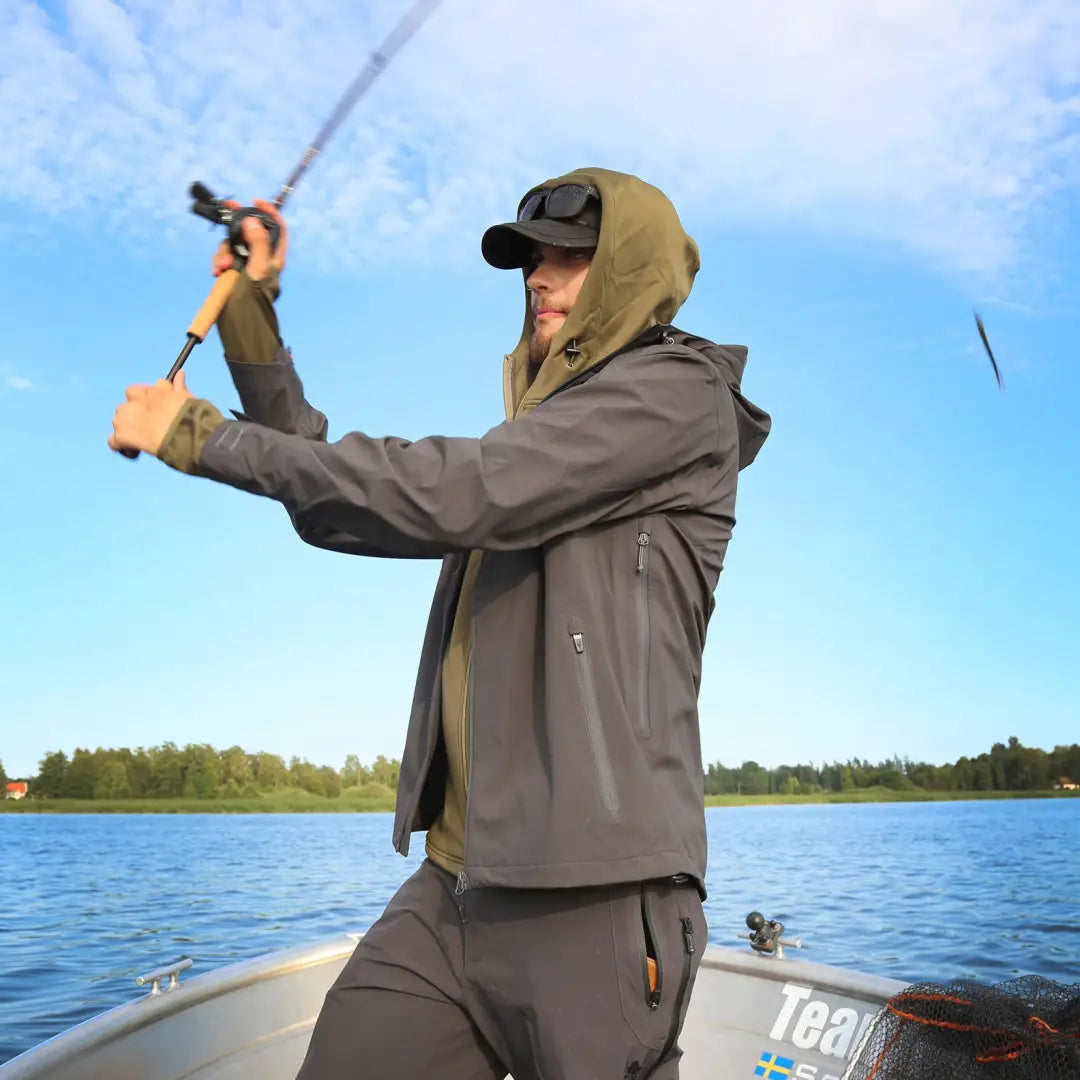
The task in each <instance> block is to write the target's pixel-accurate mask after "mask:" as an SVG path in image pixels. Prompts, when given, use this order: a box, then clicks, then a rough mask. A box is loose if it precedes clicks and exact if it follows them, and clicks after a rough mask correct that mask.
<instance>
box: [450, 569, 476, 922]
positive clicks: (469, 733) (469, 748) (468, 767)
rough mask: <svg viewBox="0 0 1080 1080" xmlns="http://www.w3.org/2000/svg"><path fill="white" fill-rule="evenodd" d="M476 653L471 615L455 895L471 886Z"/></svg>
mask: <svg viewBox="0 0 1080 1080" xmlns="http://www.w3.org/2000/svg"><path fill="white" fill-rule="evenodd" d="M476 576H477V578H479V576H480V571H479V568H477V573H476ZM473 596H476V582H475V581H474V582H473ZM475 653H476V619H475V617H474V616H472V615H470V620H469V661H468V666H467V667H466V670H465V693H466V695H467V697H466V708H465V729H466V747H465V763H464V767H465V772H464V775H463V777H462V779H463V782H464V784H465V835H464V837H462V841H461V869H460V870H459V871H458V876H457V885H455V886H454V895H455V896H461V895H462V894H463V893H464V892H465V890H466V889H467V888H468V887H469V875H468V866H469V814H470V812H471V810H472V799H471V798H470V794H471V793H470V791H469V787H470V784H469V781H470V780H471V779H472V752H473V723H472V720H473V687H474V680H473V672H474V670H475V665H474V664H473V656H474V655H475ZM461 916H462V919H464V918H465V911H464V908H462V912H461Z"/></svg>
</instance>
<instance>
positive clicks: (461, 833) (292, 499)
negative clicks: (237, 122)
mask: <svg viewBox="0 0 1080 1080" xmlns="http://www.w3.org/2000/svg"><path fill="white" fill-rule="evenodd" d="M260 205H261V206H262V207H263V208H264V209H270V208H269V207H268V205H267V204H265V203H263V204H260ZM247 242H248V246H249V249H250V250H251V252H252V256H251V260H250V262H249V264H248V266H247V268H246V270H245V271H244V273H243V275H242V278H241V281H240V283H239V285H238V287H237V290H236V292H235V293H234V294H233V297H232V299H231V300H230V301H229V304H228V306H227V307H226V309H225V311H224V312H223V314H222V316H221V319H220V320H219V323H218V326H219V331H220V334H221V338H222V343H223V346H224V350H225V355H226V359H227V361H228V364H229V368H230V371H231V374H232V376H233V380H234V383H235V385H236V387H237V390H238V393H239V395H240V399H241V403H242V406H243V409H244V413H243V414H240V418H239V419H237V420H226V419H224V417H223V416H222V414H221V413H220V412H218V410H217V409H216V408H214V406H212V405H211V404H210V403H209V402H206V401H203V400H200V399H198V398H195V397H193V396H192V395H191V394H190V393H189V392H188V391H187V390H186V387H185V385H184V383H183V381H182V380H179V379H178V383H179V385H176V386H170V385H169V384H168V383H164V382H161V383H158V384H157V385H156V386H155V387H136V388H132V389H130V390H129V391H128V401H127V402H126V403H125V404H124V405H122V406H120V408H119V409H118V410H117V413H116V417H115V420H114V425H113V426H114V434H113V435H112V437H111V438H110V440H109V445H110V446H112V447H113V448H120V447H125V446H128V447H132V448H134V449H137V450H142V451H146V452H149V453H154V454H156V455H157V456H159V457H160V458H161V459H162V460H164V461H165V462H167V463H168V464H169V465H171V466H173V467H174V468H177V469H180V470H182V471H185V472H188V473H191V474H194V475H197V476H203V477H209V478H210V479H213V480H217V481H218V482H220V483H225V484H230V485H232V486H234V487H237V488H240V489H242V490H245V491H249V492H252V493H254V494H257V495H262V496H264V497H268V498H271V499H275V500H277V501H278V502H280V503H281V504H282V505H283V506H284V507H285V509H286V511H287V512H288V514H289V516H290V518H291V521H292V524H293V526H294V528H295V529H296V531H297V532H298V533H299V535H300V536H301V537H302V538H303V539H304V540H305V541H307V542H308V543H311V544H314V545H317V546H319V547H323V548H331V549H334V550H337V551H344V552H351V553H354V554H360V555H373V556H384V557H399V558H417V557H426V558H439V559H442V572H441V574H440V577H439V580H438V584H437V586H436V589H435V597H434V601H433V604H432V608H431V614H430V618H429V622H428V626H427V631H426V636H425V640H424V646H423V651H422V655H421V659H420V670H419V674H418V677H417V683H416V691H415V696H414V701H413V708H412V713H411V716H410V723H409V728H408V734H407V736H406V744H405V750H404V754H403V756H402V763H401V777H400V782H399V787H398V795H397V814H396V820H395V825H394V843H395V846H396V848H397V850H398V851H399V852H401V853H402V854H407V853H408V850H409V839H410V834H411V833H412V832H417V831H425V832H426V855H427V858H426V859H425V860H424V862H423V863H422V865H421V867H420V869H419V870H418V871H417V872H416V873H415V874H414V875H413V876H412V877H411V878H410V879H409V880H408V881H407V882H406V883H405V884H404V885H403V886H402V888H401V889H400V890H399V891H398V893H397V894H396V895H395V896H394V897H393V899H392V900H391V901H390V903H389V905H388V906H387V909H386V911H385V912H384V914H383V915H382V917H381V918H380V919H379V920H378V921H377V922H376V924H375V925H374V926H373V927H372V928H371V929H370V930H369V931H368V933H367V934H366V935H365V936H364V938H363V939H362V940H361V942H360V944H359V945H358V947H357V949H356V952H355V954H354V955H353V957H352V958H351V959H350V961H349V962H348V963H347V964H346V966H345V968H344V969H343V971H342V973H341V976H340V978H339V979H338V980H337V982H336V983H335V985H334V987H333V988H332V989H331V990H330V992H329V993H328V995H327V998H326V1001H325V1003H324V1006H323V1009H322V1011H321V1013H320V1015H319V1018H318V1021H317V1023H316V1026H315V1029H314V1032H313V1035H312V1039H311V1043H310V1046H309V1049H308V1054H307V1058H306V1060H305V1062H304V1065H303V1067H302V1069H301V1073H300V1076H301V1077H302V1078H303V1080H338V1078H341V1080H344V1078H345V1077H350V1078H352V1077H379V1078H395V1080H420V1078H421V1077H424V1078H446V1080H467V1078H473V1077H502V1076H504V1075H505V1074H506V1073H507V1072H510V1073H511V1074H512V1075H513V1076H514V1077H515V1080H526V1078H529V1077H537V1078H539V1077H543V1078H544V1080H558V1078H565V1080H570V1078H573V1080H577V1078H586V1077H597V1078H604V1080H609V1078H610V1080H619V1078H623V1077H626V1078H632V1080H644V1078H645V1077H654V1078H665V1080H670V1078H672V1077H676V1076H677V1073H678V1060H679V1058H680V1056H681V1050H680V1049H679V1046H678V1035H679V1032H680V1030H681V1027H682V1023H683V1019H684V1017H685V1014H686V1008H687V1005H688V1003H689V1000H690V995H691V991H692V988H693V984H694V981H695V978H696V975H697V970H698V964H699V962H700V959H701V954H702V950H703V948H704V946H705V944H706V940H707V927H706V924H705V920H704V918H703V914H702V901H703V899H704V895H705V889H704V876H705V863H706V838H705V819H704V808H703V791H702V788H703V779H702V766H701V754H700V746H699V733H698V714H697V696H698V688H699V685H700V677H701V658H702V650H703V647H704V643H705V633H706V627H707V624H708V621H709V618H710V616H711V614H712V610H713V604H714V601H713V590H714V589H715V587H716V585H717V581H718V578H719V575H720V572H721V567H722V565H723V560H724V555H725V551H726V548H727V544H728V540H729V538H730V536H731V532H732V527H733V525H734V520H735V519H734V506H735V492H736V482H737V475H738V472H739V470H740V469H741V468H742V467H744V466H746V465H748V464H749V463H750V462H751V461H752V460H753V459H754V457H755V455H756V454H757V452H758V449H759V448H760V446H761V444H762V443H763V442H764V440H765V438H766V436H767V434H768V431H769V427H770V420H769V417H768V415H767V414H765V413H764V412H762V411H761V410H759V409H757V408H756V407H755V406H753V405H751V404H750V403H749V402H748V401H747V400H746V399H745V398H744V397H743V396H742V395H741V393H740V391H739V384H740V378H741V374H742V370H743V367H744V364H745V362H746V350H745V349H744V348H742V347H734V346H719V345H715V344H712V343H710V342H708V341H706V340H705V339H703V338H699V337H693V336H691V335H690V334H687V333H684V332H683V331H680V330H677V329H675V328H674V327H673V326H672V325H671V320H672V319H673V318H674V316H675V314H676V312H677V311H678V309H679V308H680V306H681V305H682V303H683V302H684V300H685V299H686V297H687V295H688V294H689V292H690V288H691V285H692V283H693V279H694V277H695V275H696V273H697V270H698V267H699V259H698V249H697V246H696V244H695V242H694V241H693V240H692V239H691V238H690V237H689V236H688V235H687V234H686V233H685V232H684V230H683V228H682V226H681V224H680V222H679V218H678V216H677V214H676V212H675V210H674V207H672V205H671V203H670V202H669V201H668V199H667V198H666V197H665V196H664V195H663V194H662V193H661V192H660V191H658V190H657V189H656V188H655V187H652V186H650V185H648V184H646V183H643V182H642V181H641V180H639V179H638V178H636V177H633V176H628V175H625V174H621V173H616V172H612V171H608V170H604V169H585V170H580V171H578V172H574V173H570V174H568V175H566V176H563V177H559V178H557V179H553V180H549V181H547V182H546V183H544V184H541V185H538V186H537V187H536V188H533V189H531V190H530V191H529V192H527V193H526V195H525V197H524V198H523V200H522V203H521V205H520V207H519V214H518V218H517V220H515V221H513V222H508V223H506V224H502V225H497V226H493V227H492V228H491V229H489V230H488V231H487V232H486V233H485V235H484V237H483V241H482V251H483V254H484V257H485V258H486V259H487V261H488V262H489V263H491V264H492V265H493V266H496V267H500V268H506V269H520V270H521V271H522V273H523V276H524V278H525V286H526V288H525V296H526V308H525V319H524V326H523V329H522V334H521V339H520V341H519V342H518V344H517V347H516V348H515V349H514V351H513V352H512V353H511V354H510V355H509V356H507V357H506V359H505V365H504V371H503V387H504V396H505V407H506V420H505V422H503V423H501V424H499V425H498V426H496V427H494V428H492V429H491V430H490V431H488V432H487V433H486V434H485V435H483V436H482V437H480V438H442V437H431V438H426V439H421V440H419V441H416V442H407V441H403V440H401V439H393V438H382V439H376V438H371V437H369V436H367V435H364V434H361V433H358V432H354V433H351V434H348V435H345V436H343V437H342V438H341V439H340V440H339V441H338V442H336V443H331V442H328V441H327V421H326V418H325V416H324V415H323V414H322V413H320V412H318V411H316V410H315V409H314V408H313V407H312V406H311V405H309V404H308V402H307V401H306V400H305V398H304V394H303V388H302V386H301V383H300V380H299V378H298V377H297V375H296V372H295V370H294V368H293V363H292V359H291V356H290V354H289V353H288V351H287V350H285V349H284V348H283V347H282V344H281V339H280V337H279V336H278V332H277V323H276V319H275V314H274V309H273V301H274V298H275V297H276V289H277V275H278V273H279V272H280V270H281V269H282V268H283V266H284V250H285V248H284V243H283V244H282V245H281V246H280V247H279V248H278V253H277V255H276V256H275V258H274V259H271V256H270V253H269V251H268V249H267V242H266V237H265V233H263V232H262V230H261V226H257V225H256V224H255V223H251V228H250V231H249V235H248V238H247ZM230 261H231V257H230V256H229V255H228V252H227V251H222V252H221V253H219V256H218V258H217V260H216V263H215V270H216V271H220V270H221V269H222V268H223V267H224V266H226V265H229V264H230Z"/></svg>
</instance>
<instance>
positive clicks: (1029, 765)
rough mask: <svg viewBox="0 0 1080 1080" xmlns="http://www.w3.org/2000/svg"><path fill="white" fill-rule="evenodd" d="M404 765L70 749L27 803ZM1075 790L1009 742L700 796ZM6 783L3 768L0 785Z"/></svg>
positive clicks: (313, 785) (359, 782)
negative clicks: (956, 755)
mask: <svg viewBox="0 0 1080 1080" xmlns="http://www.w3.org/2000/svg"><path fill="white" fill-rule="evenodd" d="M400 771H401V763H400V762H399V761H397V760H396V759H387V758H386V757H384V756H383V755H381V754H380V755H379V756H378V757H377V758H376V759H375V761H374V763H373V764H371V765H364V764H362V763H361V762H360V760H359V759H358V758H357V756H356V755H355V754H349V755H348V757H346V759H345V763H344V765H343V766H342V767H341V768H340V769H334V768H332V767H331V766H329V765H313V764H312V763H311V762H309V761H307V760H306V759H304V758H299V757H296V756H293V757H292V758H290V759H289V761H288V763H287V764H286V762H285V759H284V758H282V757H281V756H279V755H278V754H268V753H263V752H259V753H249V752H247V751H246V750H244V749H242V748H241V747H239V746H231V747H229V748H228V749H226V750H216V749H215V748H214V747H212V746H210V745H208V744H206V743H189V744H188V745H186V746H184V747H179V746H177V745H176V744H175V743H172V742H165V743H162V744H161V745H160V746H152V747H150V748H149V749H144V748H142V747H139V748H137V749H135V750H129V749H127V748H126V747H124V748H120V749H109V750H107V749H102V748H101V747H99V748H98V749H96V750H88V749H84V748H78V749H76V750H75V751H74V752H73V753H72V755H71V757H70V758H69V757H68V756H67V754H66V753H64V751H62V750H58V751H55V752H52V753H48V754H46V755H45V756H44V757H43V758H42V759H41V761H40V763H39V766H38V772H37V775H36V776H32V777H20V778H16V779H24V780H26V781H28V783H29V788H30V795H31V797H34V798H41V799H129V798H130V799H154V798H162V799H215V798H240V797H244V798H250V797H253V796H260V795H268V794H273V793H275V792H283V791H297V790H299V791H306V792H308V793H309V794H311V795H321V796H324V797H327V798H335V797H337V796H339V795H341V794H343V793H344V792H345V791H347V790H348V789H350V788H365V789H371V790H379V789H381V790H385V791H387V792H393V791H396V790H397V785H398V775H399V773H400ZM1068 780H1071V781H1073V782H1080V745H1077V744H1073V745H1072V746H1056V747H1055V748H1054V749H1053V750H1051V751H1046V750H1041V749H1038V748H1037V747H1027V746H1023V745H1022V744H1021V743H1020V741H1019V740H1018V739H1017V738H1016V736H1013V737H1011V738H1010V739H1009V741H1008V743H1007V744H1005V743H1000V742H999V743H994V745H993V746H992V747H991V749H990V750H989V751H988V752H986V753H982V754H980V755H979V756H978V757H962V758H960V759H959V760H957V761H955V762H953V763H952V764H945V765H932V764H928V763H927V762H914V761H911V760H910V759H909V758H903V759H901V758H898V757H894V758H892V759H890V760H888V761H883V762H879V763H878V764H872V763H871V762H869V761H864V760H862V759H859V758H852V759H850V760H849V761H845V762H833V763H831V764H822V765H814V764H810V765H780V766H777V767H776V768H771V769H770V768H766V767H765V766H763V765H759V764H758V763H757V762H756V761H744V762H743V763H742V765H739V766H738V767H734V768H732V767H728V766H725V765H722V764H720V763H719V762H717V763H715V764H712V765H709V766H708V768H707V769H706V771H705V775H704V788H705V794H706V795H777V794H778V795H800V794H801V795H813V794H819V793H823V792H842V791H852V790H855V789H858V788H869V787H879V786H880V787H886V788H892V789H894V790H898V791H901V790H913V789H922V790H926V791H1048V790H1050V789H1051V788H1053V787H1054V785H1055V784H1056V783H1060V782H1061V781H1068ZM7 781H8V777H7V775H6V774H5V772H4V767H3V764H2V763H0V786H2V785H4V784H6V783H7Z"/></svg>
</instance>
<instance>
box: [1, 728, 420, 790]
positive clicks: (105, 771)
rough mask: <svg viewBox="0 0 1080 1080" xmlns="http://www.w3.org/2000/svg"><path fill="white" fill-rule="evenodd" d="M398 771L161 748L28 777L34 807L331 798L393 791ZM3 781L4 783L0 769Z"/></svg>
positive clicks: (45, 768)
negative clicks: (302, 794) (298, 795)
mask: <svg viewBox="0 0 1080 1080" xmlns="http://www.w3.org/2000/svg"><path fill="white" fill-rule="evenodd" d="M400 770H401V766H400V763H399V762H397V761H390V760H387V758H385V757H384V756H383V755H381V754H380V755H379V756H378V757H377V758H376V759H375V761H374V763H373V764H372V765H363V764H361V762H360V760H359V758H357V756H356V755H355V754H349V755H348V757H346V758H345V764H344V765H343V766H342V767H341V768H340V769H334V768H331V767H330V766H329V765H313V764H312V763H311V762H310V761H307V760H306V759H304V758H300V757H296V756H293V757H292V758H290V759H289V762H288V764H286V762H285V759H284V758H282V757H281V756H280V755H278V754H268V753H263V752H259V753H254V754H253V753H248V752H247V751H246V750H244V749H243V748H242V747H239V746H230V747H229V748H228V749H226V750H217V749H215V748H214V747H213V746H210V745H208V744H207V743H189V744H187V745H186V746H184V747H179V746H177V745H176V743H173V742H165V743H162V744H161V745H160V746H152V747H150V748H149V749H145V748H143V747H139V748H138V749H135V750H129V749H128V748H127V747H121V748H120V749H103V748H101V747H98V749H96V750H88V749H84V748H81V747H80V748H78V749H76V750H75V751H74V753H72V755H71V757H70V758H69V757H68V756H67V754H66V753H64V751H63V750H57V751H54V752H53V753H49V754H46V755H45V756H44V757H43V758H42V759H41V761H40V763H39V765H38V773H37V775H36V776H32V777H25V778H24V779H26V780H27V781H28V783H29V792H30V796H31V797H33V798H39V799H218V798H251V797H257V796H260V795H270V794H273V793H275V792H278V793H280V792H283V791H298V790H299V791H306V792H308V793H309V794H311V795H322V796H326V797H328V798H335V797H336V796H338V795H341V794H342V793H343V792H344V791H345V790H347V789H349V788H355V787H365V788H370V787H375V786H378V787H381V788H383V789H385V790H386V791H391V792H392V791H396V790H397V784H398V774H399V773H400ZM0 779H2V780H3V781H4V782H6V777H5V776H4V769H3V765H2V764H0Z"/></svg>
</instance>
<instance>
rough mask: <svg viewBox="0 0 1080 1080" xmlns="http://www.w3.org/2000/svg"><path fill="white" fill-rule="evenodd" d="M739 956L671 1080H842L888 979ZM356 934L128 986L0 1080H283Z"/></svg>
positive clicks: (719, 956) (700, 1009) (769, 928)
mask: <svg viewBox="0 0 1080 1080" xmlns="http://www.w3.org/2000/svg"><path fill="white" fill-rule="evenodd" d="M746 923H747V928H748V931H747V932H742V933H739V934H737V935H733V936H734V937H739V938H743V939H745V940H746V941H747V942H748V947H745V946H744V947H737V946H735V945H719V944H715V943H710V944H709V945H707V946H706V947H705V950H704V953H703V955H702V959H701V965H700V968H699V974H698V980H697V984H696V986H695V989H694V993H693V996H692V997H691V1000H690V1006H689V1009H688V1012H687V1017H686V1022H685V1025H684V1027H683V1033H682V1036H681V1038H680V1040H679V1044H680V1046H681V1047H682V1050H683V1058H682V1061H681V1064H680V1077H681V1078H682V1080H727V1078H729V1077H730V1078H738V1080H752V1078H754V1077H760V1078H762V1080H842V1076H843V1073H844V1070H845V1067H846V1065H847V1062H848V1060H849V1059H850V1058H851V1057H852V1055H853V1054H854V1052H855V1050H856V1048H857V1046H858V1044H859V1040H860V1037H861V1036H862V1034H863V1032H865V1030H866V1028H867V1027H868V1026H869V1024H870V1022H871V1020H872V1019H873V1017H874V1016H875V1015H876V1014H877V1013H878V1011H879V1010H880V1008H881V1007H882V1006H883V1005H884V1004H885V1002H886V1000H887V999H888V998H889V997H890V996H891V995H892V994H894V993H896V992H898V991H899V990H901V989H902V988H903V985H904V984H902V983H899V982H897V981H895V980H893V979H887V978H883V977H880V976H875V975H871V974H866V973H862V972H859V971H854V970H851V969H848V968H843V967H839V966H834V965H829V964H823V963H817V962H813V961H807V960H803V959H795V958H794V957H793V956H792V955H791V953H790V952H789V950H790V949H800V948H802V947H803V943H802V941H801V940H798V939H796V940H793V941H792V940H788V939H787V938H786V937H785V936H784V934H785V931H784V926H783V924H782V923H780V922H779V921H777V920H771V919H769V920H767V919H765V918H764V917H763V916H762V915H761V914H760V913H758V912H751V913H750V914H749V915H748V916H747V918H746ZM361 936H362V935H361V934H359V933H342V934H340V935H335V936H333V937H330V938H327V939H323V940H320V941H316V942H312V943H310V944H305V945H300V946H294V947H291V948H284V949H280V950H275V951H273V952H271V953H268V954H266V955H263V956H259V957H255V958H252V959H249V960H242V961H238V962H236V963H232V964H227V965H224V966H222V967H220V968H217V969H215V970H213V971H209V972H206V973H203V974H200V975H197V976H194V977H192V978H187V979H185V978H184V977H183V973H184V972H185V971H186V970H187V969H188V968H190V967H191V966H192V961H191V960H190V959H184V960H181V961H179V962H178V963H175V964H171V965H165V966H162V967H159V968H157V969H155V970H152V971H148V972H146V973H145V974H144V975H140V976H138V977H137V978H136V984H137V985H138V986H140V987H147V990H146V991H145V993H143V994H142V995H141V996H139V997H137V998H135V999H134V1000H132V1001H129V1002H126V1003H124V1004H122V1005H118V1006H116V1007H115V1008H113V1009H110V1010H108V1011H106V1012H104V1013H101V1014H100V1015H98V1016H96V1017H93V1018H91V1019H89V1020H86V1021H84V1022H83V1023H81V1024H77V1025H75V1026H74V1027H72V1028H69V1029H68V1030H66V1031H63V1032H61V1033H60V1034H58V1035H55V1036H53V1037H52V1038H51V1039H47V1040H46V1041H45V1042H43V1043H40V1044H39V1045H38V1046H35V1047H32V1048H31V1049H29V1050H27V1051H25V1052H24V1053H22V1054H20V1055H19V1056H17V1057H15V1058H12V1059H11V1060H10V1061H8V1062H6V1063H5V1064H3V1065H0V1080H180V1078H184V1080H240V1078H244V1080H252V1078H259V1080H294V1078H295V1076H296V1072H297V1070H298V1068H299V1067H300V1063H301V1061H302V1060H303V1057H304V1053H305V1050H306V1048H307V1044H308V1040H309V1039H310V1037H311V1030H312V1027H313V1025H314V1023H315V1018H316V1016H317V1015H318V1012H319V1009H320V1008H321V1006H322V1002H323V997H324V995H325V994H326V991H327V990H328V989H329V987H330V985H331V983H332V982H333V980H334V979H335V978H336V976H337V974H338V972H340V971H341V969H342V967H343V966H344V964H345V962H346V960H348V958H349V956H350V955H351V954H352V951H353V949H354V948H355V947H356V943H357V942H358V941H359V940H360V938H361Z"/></svg>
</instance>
